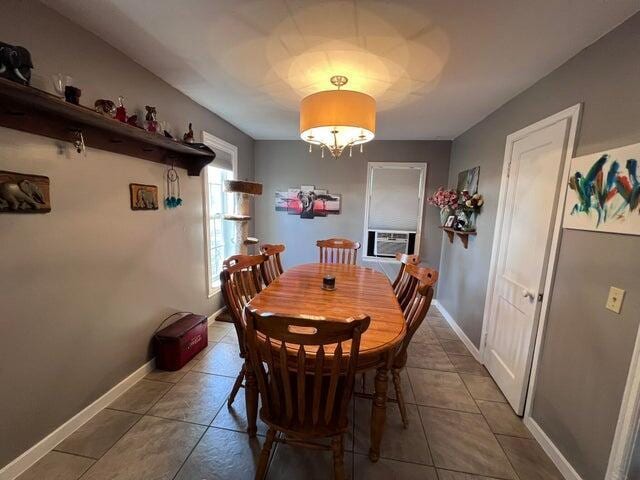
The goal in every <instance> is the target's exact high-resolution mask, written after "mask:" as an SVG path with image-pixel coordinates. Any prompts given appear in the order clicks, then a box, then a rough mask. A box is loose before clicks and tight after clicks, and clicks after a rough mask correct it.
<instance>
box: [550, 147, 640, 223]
mask: <svg viewBox="0 0 640 480" xmlns="http://www.w3.org/2000/svg"><path fill="white" fill-rule="evenodd" d="M639 158H640V143H636V144H634V145H628V146H626V147H621V148H614V149H611V150H605V151H604V152H599V153H594V154H591V155H584V156H582V157H576V158H574V159H572V160H571V173H570V178H569V189H568V190H567V200H566V203H565V209H564V224H563V227H564V228H571V229H577V230H592V231H595V232H608V233H624V234H627V235H640V179H639V178H638V159H639Z"/></svg>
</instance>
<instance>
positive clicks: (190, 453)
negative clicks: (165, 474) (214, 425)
mask: <svg viewBox="0 0 640 480" xmlns="http://www.w3.org/2000/svg"><path fill="white" fill-rule="evenodd" d="M203 426H204V425H203ZM207 430H209V427H204V431H203V432H202V435H200V438H198V441H197V442H196V443H195V444H194V445H193V447H192V448H191V451H190V452H189V455H187V456H186V457H185V459H184V460H183V462H182V464H180V468H178V470H176V473H175V474H174V475H173V477H171V478H172V480H175V478H176V477H177V476H178V474H179V473H180V470H182V468H183V467H184V465H185V463H187V460H189V457H191V455H192V454H193V452H194V450H195V449H196V447H197V446H198V445H200V442H201V441H202V437H204V436H205V434H206V433H207Z"/></svg>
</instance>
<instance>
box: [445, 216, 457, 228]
mask: <svg viewBox="0 0 640 480" xmlns="http://www.w3.org/2000/svg"><path fill="white" fill-rule="evenodd" d="M455 221H456V216H455V215H449V218H447V221H446V222H444V226H445V227H446V228H453V224H454V223H455Z"/></svg>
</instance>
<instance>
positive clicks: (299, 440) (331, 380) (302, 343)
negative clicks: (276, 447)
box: [245, 307, 370, 480]
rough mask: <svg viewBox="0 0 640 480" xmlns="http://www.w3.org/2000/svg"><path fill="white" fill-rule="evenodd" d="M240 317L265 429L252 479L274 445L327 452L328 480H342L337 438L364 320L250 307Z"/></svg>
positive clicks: (261, 471) (264, 468)
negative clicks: (330, 455) (331, 478)
mask: <svg viewBox="0 0 640 480" xmlns="http://www.w3.org/2000/svg"><path fill="white" fill-rule="evenodd" d="M245 318H246V336H247V337H246V338H247V350H248V355H249V359H250V362H251V367H252V369H253V372H254V374H255V376H256V380H257V384H258V391H259V395H260V400H261V402H262V408H261V409H260V418H261V419H262V421H263V422H264V423H266V424H267V426H268V427H269V429H268V431H267V437H266V439H265V442H264V446H263V447H262V452H261V453H260V459H259V462H258V468H257V471H256V476H255V478H256V479H257V480H262V479H263V478H264V476H265V474H266V471H267V465H268V463H269V456H270V453H271V448H272V446H273V442H274V441H275V442H281V443H288V444H292V445H299V446H303V447H309V448H315V449H324V450H332V451H333V469H334V478H335V479H337V480H342V479H344V478H345V472H344V458H343V457H344V445H343V435H344V433H345V432H346V431H347V429H348V425H349V420H348V417H347V415H348V411H349V408H348V406H349V402H350V401H351V396H352V393H353V384H354V378H355V373H356V367H357V363H358V354H359V350H360V337H361V335H362V333H363V332H364V331H365V330H367V328H368V327H369V322H370V318H369V317H368V316H364V315H362V316H359V317H358V318H349V319H346V320H329V319H318V317H314V318H306V317H304V316H293V317H291V316H289V317H288V316H283V315H278V314H271V313H261V312H258V311H257V310H252V309H251V308H250V307H246V309H245ZM345 344H347V345H348V346H347V345H345ZM265 366H266V369H265ZM279 433H280V434H281V435H279ZM321 438H331V445H330V446H328V445H326V444H323V443H320V442H318V441H317V440H319V439H321Z"/></svg>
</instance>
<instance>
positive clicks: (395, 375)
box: [391, 368, 409, 428]
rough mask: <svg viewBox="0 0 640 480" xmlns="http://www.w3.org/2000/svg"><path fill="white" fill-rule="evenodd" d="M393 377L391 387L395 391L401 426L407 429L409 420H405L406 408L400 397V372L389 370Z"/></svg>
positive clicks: (395, 369)
mask: <svg viewBox="0 0 640 480" xmlns="http://www.w3.org/2000/svg"><path fill="white" fill-rule="evenodd" d="M391 375H392V377H393V386H394V387H395V389H396V400H397V402H398V408H399V409H400V416H401V417H402V424H403V425H404V428H407V427H409V419H408V418H407V407H406V405H405V404H404V396H403V395H402V383H401V380H400V370H399V369H397V368H394V369H392V370H391Z"/></svg>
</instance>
